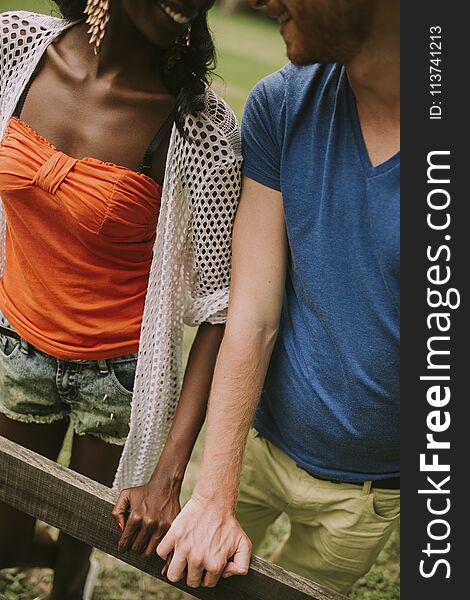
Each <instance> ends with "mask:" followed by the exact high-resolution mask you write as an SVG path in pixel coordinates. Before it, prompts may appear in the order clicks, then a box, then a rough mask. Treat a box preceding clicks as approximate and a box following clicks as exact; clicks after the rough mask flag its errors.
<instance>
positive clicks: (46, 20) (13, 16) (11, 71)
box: [0, 10, 69, 93]
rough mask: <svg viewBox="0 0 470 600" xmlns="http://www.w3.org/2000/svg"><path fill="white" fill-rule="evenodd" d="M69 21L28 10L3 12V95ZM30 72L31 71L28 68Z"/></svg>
mask: <svg viewBox="0 0 470 600" xmlns="http://www.w3.org/2000/svg"><path fill="white" fill-rule="evenodd" d="M68 24H69V22H68V21H65V20H64V19H61V18H58V17H52V16H48V15H42V14H38V13H34V12H28V11H24V10H17V11H9V12H2V13H0V51H1V52H0V73H1V82H0V83H1V90H2V93H3V92H4V91H5V90H7V89H9V87H10V85H11V84H12V82H14V81H18V80H19V79H21V77H18V74H19V73H21V72H24V71H23V69H24V68H25V67H26V66H27V64H28V63H34V61H35V57H37V56H38V54H40V53H41V52H42V51H43V49H44V47H45V46H47V44H48V43H49V41H51V40H52V39H53V38H54V37H56V36H57V35H59V34H60V32H61V31H62V30H63V29H65V28H66V27H67V25H68ZM26 71H27V69H26Z"/></svg>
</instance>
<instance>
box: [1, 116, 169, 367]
mask: <svg viewBox="0 0 470 600" xmlns="http://www.w3.org/2000/svg"><path fill="white" fill-rule="evenodd" d="M161 191H162V190H161V186H159V185H158V184H157V183H156V182H155V181H154V180H153V179H151V178H150V177H148V176H147V175H144V174H143V173H139V172H136V171H132V170H131V169H128V168H126V167H120V166H117V165H114V164H111V163H105V162H103V161H100V160H98V159H94V158H84V159H80V160H77V159H74V158H71V157H70V156H67V155H66V154H64V153H62V152H60V151H58V150H57V149H56V148H55V147H54V146H52V144H50V143H49V142H48V141H47V140H45V139H44V138H42V137H41V136H39V135H38V134H37V133H36V132H35V131H33V130H32V129H31V128H30V127H29V126H28V125H27V124H26V123H24V122H23V121H21V120H20V119H18V118H15V117H12V118H11V120H10V122H9V124H8V127H7V130H6V132H5V135H4V138H3V140H2V142H1V143H0V194H1V197H2V200H3V203H4V209H5V213H6V217H7V231H6V264H5V271H4V275H3V278H2V279H1V280H0V308H1V310H2V311H3V312H4V314H5V316H6V317H7V319H8V320H9V321H10V323H11V324H12V325H13V327H14V328H15V329H16V330H17V331H18V333H19V334H20V335H21V336H22V337H23V338H24V339H26V340H27V341H29V342H30V343H31V344H33V345H34V346H36V347H37V348H39V349H40V350H42V351H43V352H46V353H48V354H51V355H52V356H56V357H58V358H69V359H90V360H100V359H106V358H113V357H116V356H120V355H123V354H129V353H133V352H137V349H138V342H139V336H140V328H141V323H142V313H143V308H144V301H145V294H146V291H147V284H148V277H149V272H150V266H151V261H152V254H153V246H154V241H155V235H156V233H155V232H156V225H157V218H158V213H159V208H160V199H161Z"/></svg>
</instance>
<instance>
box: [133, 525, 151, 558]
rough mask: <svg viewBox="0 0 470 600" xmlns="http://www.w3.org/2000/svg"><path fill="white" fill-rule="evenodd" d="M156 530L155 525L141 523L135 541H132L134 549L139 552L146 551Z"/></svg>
mask: <svg viewBox="0 0 470 600" xmlns="http://www.w3.org/2000/svg"><path fill="white" fill-rule="evenodd" d="M154 532H155V526H154V525H153V524H152V525H145V524H141V526H140V529H139V531H138V532H137V534H136V536H135V538H134V541H133V543H132V550H134V552H137V554H143V553H144V551H146V549H147V547H148V544H149V542H151V538H152V536H153V534H154Z"/></svg>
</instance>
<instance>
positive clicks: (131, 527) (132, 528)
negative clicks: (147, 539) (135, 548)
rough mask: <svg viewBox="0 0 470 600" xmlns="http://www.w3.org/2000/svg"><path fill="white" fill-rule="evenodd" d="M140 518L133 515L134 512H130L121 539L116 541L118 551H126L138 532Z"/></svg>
mask: <svg viewBox="0 0 470 600" xmlns="http://www.w3.org/2000/svg"><path fill="white" fill-rule="evenodd" d="M140 525H141V520H140V518H139V517H137V516H136V515H135V513H131V514H130V516H129V518H128V519H127V523H126V527H125V529H124V532H123V534H122V535H121V539H120V540H119V542H118V550H119V552H126V551H127V550H129V548H130V547H131V546H132V544H133V543H134V540H135V538H136V536H137V535H138V534H139V532H140Z"/></svg>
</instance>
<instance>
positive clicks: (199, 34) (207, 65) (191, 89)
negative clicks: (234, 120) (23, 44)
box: [55, 0, 216, 133]
mask: <svg viewBox="0 0 470 600" xmlns="http://www.w3.org/2000/svg"><path fill="white" fill-rule="evenodd" d="M55 3H56V4H57V6H58V7H59V10H60V12H61V14H62V16H63V17H64V18H65V19H67V20H71V21H75V20H80V19H84V10H85V6H86V0H55ZM176 52H178V54H179V59H178V60H175V58H174V55H175V49H174V48H170V49H168V50H166V51H165V52H164V53H163V55H162V60H161V64H160V76H161V77H162V80H163V83H164V84H165V86H166V87H167V89H168V90H169V92H170V93H171V94H172V95H173V96H174V97H175V98H176V104H177V107H178V114H177V118H176V124H177V127H178V129H179V131H180V132H181V133H183V124H184V117H185V115H187V114H193V113H197V112H199V111H201V110H203V109H204V106H205V104H204V91H205V86H206V84H209V83H210V80H211V73H212V72H213V71H214V69H215V64H216V54H215V47H214V42H213V40H212V35H211V32H210V30H209V26H208V23H207V13H201V14H200V15H199V16H198V17H196V18H195V19H194V21H193V22H192V23H191V43H190V45H189V46H186V45H185V44H183V43H182V44H180V45H179V47H178V49H177V50H176Z"/></svg>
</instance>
